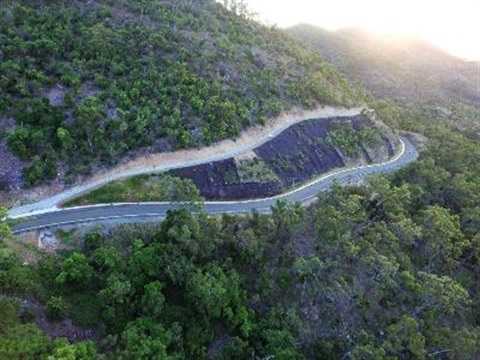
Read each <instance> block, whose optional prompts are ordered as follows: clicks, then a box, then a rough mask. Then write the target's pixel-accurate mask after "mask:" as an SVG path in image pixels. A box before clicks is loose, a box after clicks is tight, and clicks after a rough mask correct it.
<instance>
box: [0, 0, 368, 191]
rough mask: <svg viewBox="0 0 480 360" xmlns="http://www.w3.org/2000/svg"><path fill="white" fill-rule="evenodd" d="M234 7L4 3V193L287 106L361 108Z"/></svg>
mask: <svg viewBox="0 0 480 360" xmlns="http://www.w3.org/2000/svg"><path fill="white" fill-rule="evenodd" d="M236 3H237V2H232V5H231V9H227V8H225V7H224V6H223V5H221V4H219V3H217V2H215V1H213V0H205V1H187V0H183V1H175V2H165V1H142V2H139V1H133V0H122V1H115V2H111V1H110V2H104V1H79V0H73V1H69V2H64V3H62V4H61V5H59V4H57V3H53V2H42V3H41V4H37V3H35V2H31V1H5V2H2V8H1V10H0V59H1V62H0V124H1V125H2V132H1V134H0V135H1V136H0V138H3V139H1V140H0V159H1V162H2V163H3V164H7V165H5V166H1V167H0V185H1V186H0V191H1V190H2V189H3V190H12V189H14V188H18V187H23V186H25V183H24V182H23V180H22V178H23V179H24V180H25V181H26V184H27V185H34V184H38V183H40V182H42V181H44V180H45V179H50V180H51V179H55V178H58V179H60V180H61V181H64V182H66V183H72V182H75V181H76V176H77V175H78V174H81V175H86V174H89V173H91V172H95V171H96V169H98V168H99V167H100V166H110V165H113V164H115V163H117V162H119V161H122V159H124V158H125V157H126V156H130V157H131V156H134V155H136V154H139V152H141V153H145V152H160V151H165V150H170V149H176V148H183V147H194V146H200V145H203V144H209V143H211V142H214V141H217V140H219V139H224V138H230V137H235V136H237V135H238V134H239V132H240V131H241V129H243V128H246V127H249V126H251V125H253V124H262V123H264V122H265V121H267V120H268V119H269V118H271V117H274V116H275V115H278V114H279V112H280V111H281V110H286V109H289V108H292V107H303V108H305V107H313V106H315V105H318V104H336V105H344V106H352V105H354V104H358V103H359V102H361V100H362V97H363V95H362V93H361V91H360V90H358V89H357V88H354V87H352V86H351V85H350V83H349V81H347V79H346V78H345V77H344V76H342V75H340V74H339V73H338V72H337V71H336V70H335V69H334V68H333V67H332V66H331V65H328V64H327V63H325V62H324V61H322V60H321V58H320V57H319V56H318V55H317V54H316V53H315V52H313V51H311V50H308V48H306V47H304V46H302V45H299V44H297V43H296V42H295V41H293V40H292V39H291V38H290V37H289V36H286V35H285V34H283V33H282V32H280V31H278V30H275V29H271V28H267V27H264V26H262V25H259V24H257V23H256V22H254V21H252V20H251V19H249V17H248V14H247V12H246V11H244V10H242V8H241V7H236V6H235V5H236ZM12 153H13V155H12Z"/></svg>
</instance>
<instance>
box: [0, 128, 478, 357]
mask: <svg viewBox="0 0 480 360" xmlns="http://www.w3.org/2000/svg"><path fill="white" fill-rule="evenodd" d="M427 135H428V136H429V138H430V143H429V148H428V150H427V151H426V152H425V153H423V155H422V157H421V159H420V160H419V161H418V162H417V163H415V164H412V165H410V166H408V167H407V168H405V169H404V170H402V171H400V172H398V173H397V174H395V175H393V176H389V177H376V178H372V179H371V180H370V181H368V183H367V184H366V185H365V186H359V187H347V188H341V187H339V186H336V187H334V188H333V189H332V190H331V191H330V192H326V193H322V194H320V195H319V200H318V202H317V203H315V204H314V205H312V206H311V207H309V208H306V209H304V208H303V207H301V206H299V204H286V203H283V202H279V203H277V205H275V206H274V207H273V208H272V211H273V214H272V216H269V215H260V214H258V213H252V214H249V215H247V216H245V217H235V216H232V215H224V216H222V217H211V216H208V215H206V214H200V215H192V214H189V213H188V212H187V211H186V210H181V211H174V212H171V213H170V215H169V216H168V218H167V219H166V221H164V222H163V223H162V224H152V225H151V226H146V225H141V226H137V227H129V226H121V227H118V228H116V229H114V230H111V229H110V230H107V231H102V230H101V229H99V230H94V231H91V232H89V233H87V234H86V235H76V234H74V233H69V232H61V233H58V235H59V236H61V237H62V239H63V241H64V244H65V245H66V248H65V250H64V251H63V252H60V253H57V254H48V253H37V255H35V256H34V257H33V259H36V260H34V261H32V255H31V253H32V249H29V248H28V247H27V248H26V249H23V248H22V246H21V245H20V243H19V242H18V240H15V241H12V239H11V238H10V237H9V236H8V235H6V232H5V231H3V232H2V239H3V241H2V242H1V246H0V258H1V263H0V264H1V266H0V288H1V289H2V297H1V299H0V305H1V306H0V358H5V359H42V358H45V357H46V356H47V355H48V354H50V355H51V356H53V358H55V359H56V358H64V357H65V356H67V354H69V355H68V356H70V357H68V358H69V359H70V358H71V359H95V358H100V359H102V358H105V357H106V358H107V359H152V358H159V359H204V358H210V359H252V358H253V359H265V358H269V357H273V356H274V357H275V359H285V360H290V359H342V358H343V359H358V360H360V359H392V360H393V359H405V360H408V359H452V360H458V359H464V360H471V359H476V358H478V357H479V356H480V353H479V350H478V349H480V347H479V346H478V345H479V342H480V330H479V321H480V319H479V314H480V312H479V311H478V310H479V308H478V298H479V296H480V293H479V291H480V288H479V286H478V285H479V284H480V272H479V269H480V266H479V265H480V252H479V249H480V176H478V175H479V174H480V165H479V164H480V152H479V151H478V141H476V140H468V139H466V138H465V137H463V136H461V135H459V134H456V133H454V132H451V131H450V130H449V129H448V127H447V126H443V125H442V126H438V124H436V123H435V124H433V125H432V126H429V127H428V130H427ZM13 244H14V245H13ZM71 320H73V323H74V324H75V325H76V326H75V327H74V326H72V324H71V322H70V321H71ZM55 324H58V325H55ZM55 329H57V330H55ZM58 329H60V330H58ZM61 329H63V330H61ZM55 331H56V332H55ZM49 335H50V336H55V337H58V336H60V337H62V336H66V337H68V338H69V339H70V340H71V341H72V343H68V342H67V341H66V340H62V339H61V338H60V339H59V338H57V339H56V340H52V338H51V337H49ZM80 340H81V341H80Z"/></svg>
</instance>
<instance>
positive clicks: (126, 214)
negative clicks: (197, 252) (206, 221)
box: [9, 137, 418, 233]
mask: <svg viewBox="0 0 480 360" xmlns="http://www.w3.org/2000/svg"><path fill="white" fill-rule="evenodd" d="M400 142H401V147H400V151H399V152H398V154H397V155H396V156H395V157H394V158H392V159H390V160H389V161H386V162H384V163H379V164H373V165H364V166H360V167H356V168H351V169H340V170H338V171H335V172H332V173H329V174H327V175H324V176H322V177H319V178H317V179H316V180H314V181H312V182H309V183H307V184H305V185H303V186H301V187H299V188H297V189H294V190H292V191H290V192H287V193H284V194H280V195H277V196H273V197H270V198H264V199H255V200H244V201H221V202H214V201H212V202H210V201H207V202H204V203H203V204H202V206H203V209H204V210H205V211H206V212H207V213H209V214H222V213H234V214H241V213H248V212H250V211H252V210H253V209H256V210H257V211H260V212H268V211H270V206H271V205H273V204H274V203H275V202H276V201H277V200H279V199H285V200H287V201H292V202H293V201H298V202H302V203H304V202H307V201H308V200H311V199H313V198H315V196H316V195H317V194H318V192H320V191H324V190H326V189H328V188H329V187H330V186H331V185H332V184H333V183H334V182H335V181H337V182H338V183H340V184H348V183H352V182H357V181H360V180H362V179H363V178H365V177H366V176H368V175H372V174H376V173H385V172H391V171H394V170H396V169H398V168H400V167H402V166H404V165H406V164H408V163H410V162H412V161H415V160H416V159H417V157H418V151H417V149H416V148H415V146H414V145H413V144H412V143H411V142H410V141H409V140H408V139H407V138H405V137H401V138H400ZM179 206H182V204H178V203H170V202H157V203H118V204H106V205H91V206H79V207H72V208H66V209H58V208H56V207H54V208H46V209H42V210H41V211H37V212H36V214H35V215H32V214H31V213H23V214H22V213H20V214H18V215H15V216H9V217H11V218H19V219H20V221H21V222H19V223H18V224H16V225H14V226H13V227H12V230H13V232H14V233H22V232H27V231H33V230H39V229H44V228H54V227H61V226H67V225H75V224H81V223H87V222H100V221H112V220H115V221H131V220H135V221H144V220H154V219H161V218H164V217H165V216H166V213H167V211H168V210H171V209H174V208H176V207H179Z"/></svg>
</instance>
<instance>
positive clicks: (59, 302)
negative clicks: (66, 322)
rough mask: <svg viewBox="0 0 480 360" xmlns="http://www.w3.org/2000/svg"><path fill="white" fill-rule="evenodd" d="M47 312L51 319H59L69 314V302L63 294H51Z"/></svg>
mask: <svg viewBox="0 0 480 360" xmlns="http://www.w3.org/2000/svg"><path fill="white" fill-rule="evenodd" d="M47 314H48V317H49V318H50V320H54V321H58V320H61V319H63V318H64V317H65V315H66V314H67V304H66V302H65V300H64V299H63V298H62V297H61V296H50V299H48V301H47Z"/></svg>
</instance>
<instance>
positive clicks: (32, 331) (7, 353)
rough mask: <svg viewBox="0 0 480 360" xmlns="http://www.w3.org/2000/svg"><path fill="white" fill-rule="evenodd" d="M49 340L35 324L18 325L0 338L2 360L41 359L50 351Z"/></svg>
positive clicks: (0, 356)
mask: <svg viewBox="0 0 480 360" xmlns="http://www.w3.org/2000/svg"><path fill="white" fill-rule="evenodd" d="M48 346H49V343H48V339H47V337H46V336H45V335H44V334H43V333H42V331H41V330H40V329H39V328H38V327H36V326H35V325H33V324H22V325H16V326H14V327H13V328H10V329H9V331H8V333H6V334H4V335H3V336H1V337H0V358H1V359H31V360H34V359H40V358H42V357H43V356H44V355H45V354H47V351H48Z"/></svg>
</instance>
